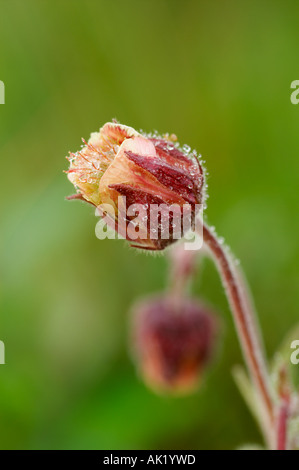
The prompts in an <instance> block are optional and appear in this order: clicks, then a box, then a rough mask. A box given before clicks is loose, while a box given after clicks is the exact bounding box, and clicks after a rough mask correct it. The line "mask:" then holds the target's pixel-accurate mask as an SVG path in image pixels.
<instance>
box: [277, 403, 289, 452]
mask: <svg viewBox="0 0 299 470" xmlns="http://www.w3.org/2000/svg"><path fill="white" fill-rule="evenodd" d="M287 422H288V403H287V402H286V401H283V402H282V403H281V405H280V407H279V410H278V416H277V431H276V432H277V438H276V449H277V450H287Z"/></svg>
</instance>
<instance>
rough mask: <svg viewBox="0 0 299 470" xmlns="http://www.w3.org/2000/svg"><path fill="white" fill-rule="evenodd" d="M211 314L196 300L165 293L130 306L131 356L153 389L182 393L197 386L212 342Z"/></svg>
mask: <svg viewBox="0 0 299 470" xmlns="http://www.w3.org/2000/svg"><path fill="white" fill-rule="evenodd" d="M215 331H216V321H215V317H214V315H212V314H211V312H210V311H209V310H208V309H207V308H206V307H204V306H203V305H202V304H201V303H199V302H198V301H196V300H193V299H189V298H180V299H176V300H175V302H174V301H173V298H171V297H170V296H168V295H163V296H159V297H155V298H149V299H146V300H144V301H142V302H141V303H138V304H137V305H136V306H135V307H134V308H133V344H134V356H135V360H136V362H137V365H138V368H139V370H140V372H141V375H142V377H143V378H144V380H145V382H146V383H147V384H148V385H149V386H150V387H151V388H153V389H154V390H156V391H162V392H163V391H166V392H175V393H184V392H188V391H192V390H193V389H194V388H196V386H197V385H198V383H199V381H200V379H201V377H202V374H203V372H204V369H205V368H206V366H207V364H208V362H209V360H210V358H211V356H212V353H213V350H214V345H215Z"/></svg>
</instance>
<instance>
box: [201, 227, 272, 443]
mask: <svg viewBox="0 0 299 470" xmlns="http://www.w3.org/2000/svg"><path fill="white" fill-rule="evenodd" d="M202 230H203V233H202V234H203V241H204V244H205V246H206V247H207V248H208V250H209V251H210V253H211V254H212V256H213V258H214V260H215V263H216V265H217V268H218V270H219V273H220V276H221V279H222V282H223V284H224V287H225V290H226V295H227V298H228V301H229V304H230V307H231V311H232V314H233V317H234V321H235V325H236V329H237V333H238V336H239V340H240V343H241V347H242V350H243V354H244V358H245V361H246V364H247V367H248V369H249V372H250V375H251V377H252V380H253V383H254V386H255V388H256V390H257V392H258V396H259V397H260V400H261V404H262V408H263V409H262V412H263V414H264V419H265V420H266V424H267V425H266V427H267V429H268V430H269V431H268V436H265V438H266V439H267V441H268V443H270V445H271V446H272V445H273V437H271V436H272V432H273V423H274V410H273V401H272V396H271V392H270V386H269V378H268V372H267V368H266V360H265V357H264V348H263V346H262V341H261V337H260V334H259V328H258V326H257V322H256V317H255V313H254V311H253V308H252V306H251V302H250V296H249V294H248V293H247V288H246V284H245V283H243V281H242V277H241V275H240V274H239V273H238V270H237V267H236V264H235V262H234V260H233V258H232V256H231V255H230V254H229V253H228V252H227V251H226V250H225V248H224V247H223V246H222V245H221V243H220V242H219V241H218V239H217V237H216V236H215V234H214V233H213V232H212V231H211V229H210V228H209V227H208V226H207V225H205V224H203V226H202ZM269 441H270V442H269ZM271 442H272V443H271Z"/></svg>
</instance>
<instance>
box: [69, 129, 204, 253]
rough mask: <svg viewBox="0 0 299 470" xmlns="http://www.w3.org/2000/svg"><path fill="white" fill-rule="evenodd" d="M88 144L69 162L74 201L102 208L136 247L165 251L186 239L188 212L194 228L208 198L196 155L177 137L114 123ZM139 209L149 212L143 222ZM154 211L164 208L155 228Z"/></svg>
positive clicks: (92, 135)
mask: <svg viewBox="0 0 299 470" xmlns="http://www.w3.org/2000/svg"><path fill="white" fill-rule="evenodd" d="M84 144H85V145H84V146H83V148H82V149H81V150H80V151H78V152H76V153H71V154H70V158H69V160H70V168H69V170H68V178H69V180H70V181H71V182H72V183H73V184H74V186H75V187H76V189H77V192H78V194H77V195H76V196H75V197H77V198H80V199H83V200H85V201H87V202H89V203H91V204H93V205H94V206H95V207H98V208H100V207H101V212H102V213H104V214H105V215H106V216H108V219H110V221H111V220H112V222H113V224H114V228H115V230H116V231H118V232H119V233H120V234H121V235H122V236H125V238H127V239H128V240H129V241H130V242H131V245H132V246H136V247H140V248H143V249H148V250H162V249H164V248H165V247H166V246H167V245H169V244H170V243H172V242H173V241H174V240H175V239H176V238H179V237H178V236H176V233H179V234H181V236H183V235H184V231H185V224H184V209H186V208H188V209H189V212H188V211H186V212H185V213H187V217H189V219H190V224H191V226H193V225H194V220H195V215H196V212H197V208H198V206H199V205H200V204H202V202H203V197H204V190H203V188H204V186H203V183H204V181H203V170H202V167H201V165H200V163H199V160H198V158H197V157H196V156H195V154H192V153H190V151H189V150H187V149H185V150H182V149H180V148H179V146H178V144H177V143H176V138H175V136H173V135H171V136H169V135H164V136H163V137H158V136H152V135H145V134H143V133H140V132H137V131H135V130H134V129H133V128H131V127H128V126H124V125H121V124H118V123H114V122H113V123H106V124H105V125H104V126H103V127H102V128H101V129H100V131H99V132H96V133H93V134H91V137H90V139H89V141H88V142H85V141H84ZM136 204H138V205H139V206H141V207H142V208H143V210H144V212H143V217H142V218H140V217H138V218H136V211H135V212H134V210H133V211H132V210H131V212H130V210H129V208H132V207H133V206H134V205H136ZM152 207H154V208H156V209H157V207H158V208H159V211H158V213H157V224H156V226H155V227H153V225H152V224H151V220H150V219H151V217H152V212H150V210H151V208H152ZM170 208H171V211H169V209H170ZM123 221H124V223H125V229H126V230H125V235H124V234H123V232H122V231H121V227H123V224H122V223H121V222H123ZM166 224H167V225H168V226H167V227H166ZM167 228H168V230H166V229H167ZM128 229H129V230H128Z"/></svg>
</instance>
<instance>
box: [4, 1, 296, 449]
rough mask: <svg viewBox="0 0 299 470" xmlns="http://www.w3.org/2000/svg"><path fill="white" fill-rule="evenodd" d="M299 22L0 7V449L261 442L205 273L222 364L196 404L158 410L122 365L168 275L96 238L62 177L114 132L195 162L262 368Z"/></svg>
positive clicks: (196, 11) (179, 402)
mask: <svg viewBox="0 0 299 470" xmlns="http://www.w3.org/2000/svg"><path fill="white" fill-rule="evenodd" d="M298 15H299V4H298V3H297V2H293V1H284V2H281V1H280V2H279V1H272V2H269V1H261V0H253V1H248V2H247V1H244V2H238V1H226V2H221V1H218V2H217V1H216V2H215V1H191V0H185V1H175V0H172V1H171V0H168V1H167V0H159V1H158V0H151V1H146V0H145V1H140V0H139V1H137V0H136V1H135V0H127V1H126V2H121V1H96V0H86V1H83V0H73V1H71V0H51V1H50V0H40V1H38V0H0V60H1V62H0V80H2V81H4V83H5V86H6V104H5V105H1V106H0V154H1V194H2V196H1V199H0V207H1V235H0V237H1V238H0V242H1V243H0V250H1V252H0V256H1V259H0V339H1V340H3V341H4V342H5V346H6V363H7V364H6V365H0V447H1V448H2V449H139V448H143V449H151V448H158V449H192V448H199V449H231V448H235V447H236V446H239V445H241V444H243V443H244V442H261V437H260V434H259V432H258V430H257V428H256V426H255V423H254V422H253V420H252V418H251V415H250V414H249V412H248V411H247V408H246V406H245V405H244V403H243V400H242V398H241V397H240V395H239V392H238V390H237V388H236V386H235V384H234V382H233V379H232V376H231V369H232V367H233V365H234V364H236V363H241V362H242V357H241V353H240V350H239V346H238V342H237V339H236V335H235V332H234V328H233V323H232V320H231V316H230V313H229V309H228V306H227V302H226V299H225V296H224V294H223V291H222V288H221V284H220V281H219V279H218V275H217V273H216V271H215V269H214V267H213V265H212V263H211V262H206V263H205V264H204V268H203V271H202V278H201V280H200V281H199V280H198V282H197V284H196V285H195V286H194V293H196V294H198V295H200V296H201V297H203V298H204V299H208V300H209V301H210V302H211V303H212V304H213V305H214V306H215V308H216V309H217V310H218V311H219V312H220V313H221V316H222V324H223V328H222V329H223V331H222V338H221V342H220V343H221V344H220V345H219V349H220V353H219V354H218V359H217V361H216V363H215V364H214V366H213V368H212V369H211V370H210V371H209V373H208V375H207V377H206V380H205V381H204V383H203V384H202V387H201V388H200V390H199V391H198V392H197V393H196V394H194V395H192V396H190V397H186V398H179V399H175V398H170V397H159V396H156V395H154V394H153V393H151V392H150V391H149V390H148V389H147V388H146V387H145V386H144V385H143V383H142V382H141V381H140V379H139V378H138V376H137V374H136V372H135V369H134V365H133V364H132V362H131V359H130V354H129V353H128V332H129V324H128V311H129V309H130V305H131V304H132V302H133V301H134V299H135V298H136V297H140V296H142V295H143V294H149V293H151V292H156V291H159V290H161V289H162V288H163V286H164V284H165V276H166V273H167V263H166V260H165V259H164V258H163V257H151V256H146V255H143V254H137V253H135V252H134V251H132V250H130V249H129V248H128V247H127V246H126V245H125V244H124V243H123V242H122V241H113V240H105V241H99V240H97V239H96V237H95V234H94V229H95V224H96V222H97V219H96V218H95V216H94V211H93V210H92V208H90V207H88V206H87V205H84V204H80V203H75V202H74V203H70V202H66V201H65V200H64V198H65V196H66V195H69V194H71V193H72V192H73V188H72V186H71V184H70V183H69V182H68V181H67V178H66V177H65V175H64V174H63V173H62V171H63V170H64V169H66V168H67V161H66V160H65V158H64V157H65V155H66V154H67V152H68V151H69V150H72V151H75V150H77V148H78V147H79V145H80V144H81V140H80V139H81V137H82V136H84V137H85V138H88V137H89V134H90V132H91V131H96V130H97V129H98V128H99V127H100V126H101V125H102V124H103V123H105V122H106V121H108V120H111V118H113V117H116V118H117V119H119V121H120V122H122V123H125V124H128V125H131V126H133V127H136V128H137V129H139V128H142V129H145V130H147V131H151V130H152V129H158V130H159V131H160V132H174V133H175V134H177V136H178V137H179V140H180V141H181V142H182V143H188V144H189V145H190V146H192V147H195V148H196V149H197V150H198V151H199V152H200V153H202V155H203V157H204V158H205V160H206V161H207V167H208V170H209V173H210V176H209V194H210V198H209V201H208V202H209V207H208V210H207V215H208V219H209V221H210V223H212V224H213V225H215V226H216V227H217V231H218V233H220V234H221V235H223V236H224V237H225V239H226V240H227V242H228V243H229V244H230V245H231V247H232V249H233V251H234V252H235V254H236V255H237V257H238V258H240V259H241V260H242V266H243V268H244V270H245V271H246V273H247V276H248V280H249V282H250V284H251V287H252V290H253V293H254V296H255V301H256V304H257V307H258V311H259V313H260V318H261V323H262V327H263V330H264V333H265V342H266V347H267V351H268V354H269V357H270V356H272V355H273V353H274V351H275V349H276V347H277V346H278V345H279V343H280V342H281V340H282V338H283V336H284V334H285V333H286V332H287V331H288V330H289V328H290V327H291V326H292V325H293V324H294V323H296V322H297V321H298V300H299V299H298V297H299V294H298V269H297V265H298V256H299V253H298V205H297V194H298V182H299V181H298V168H299V165H298V143H299V137H298V129H299V105H298V106H295V105H292V104H291V102H290V93H291V90H290V84H291V82H292V81H293V80H296V79H297V80H298V79H299V67H298V47H299V29H298ZM297 339H298V338H297ZM294 367H296V366H294ZM297 367H299V366H297Z"/></svg>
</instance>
